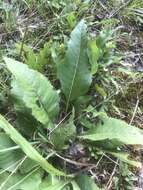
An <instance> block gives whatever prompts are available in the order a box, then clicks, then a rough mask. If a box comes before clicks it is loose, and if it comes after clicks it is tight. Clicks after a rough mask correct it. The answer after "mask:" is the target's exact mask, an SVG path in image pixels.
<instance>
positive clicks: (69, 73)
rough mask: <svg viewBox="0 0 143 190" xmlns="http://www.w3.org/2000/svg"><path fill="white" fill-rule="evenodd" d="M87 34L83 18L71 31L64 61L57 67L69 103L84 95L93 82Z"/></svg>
mask: <svg viewBox="0 0 143 190" xmlns="http://www.w3.org/2000/svg"><path fill="white" fill-rule="evenodd" d="M86 36H87V33H86V24H85V22H84V21H83V20H82V21H81V22H80V23H79V24H78V25H77V26H76V28H75V29H74V30H73V32H72V33H71V39H70V41H69V43H68V49H67V52H66V57H65V60H64V62H63V63H60V64H59V65H58V67H57V73H58V78H59V80H60V82H61V85H62V90H63V92H64V94H65V96H66V98H67V104H69V101H72V100H75V99H76V98H78V97H79V96H82V95H84V94H85V93H86V92H87V91H88V89H89V86H90V84H91V73H90V71H89V70H88V64H89V60H88V55H87V37H86Z"/></svg>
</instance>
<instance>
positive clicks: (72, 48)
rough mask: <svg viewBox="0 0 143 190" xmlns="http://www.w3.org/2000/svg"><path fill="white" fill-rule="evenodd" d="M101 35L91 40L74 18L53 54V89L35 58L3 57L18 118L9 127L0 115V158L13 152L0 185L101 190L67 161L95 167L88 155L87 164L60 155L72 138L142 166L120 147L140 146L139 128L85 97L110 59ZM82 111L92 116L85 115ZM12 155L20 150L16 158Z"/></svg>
mask: <svg viewBox="0 0 143 190" xmlns="http://www.w3.org/2000/svg"><path fill="white" fill-rule="evenodd" d="M103 36H104V33H101V34H100V36H99V37H97V38H96V39H94V41H93V43H92V41H91V38H90V36H88V33H87V26H86V23H85V21H84V20H82V21H81V22H79V23H78V25H77V26H76V27H75V29H74V30H73V31H72V33H71V37H70V40H69V41H68V42H67V46H66V47H65V48H64V52H63V54H62V55H58V54H56V55H55V58H56V61H55V62H56V65H55V68H56V72H57V77H56V78H55V79H56V80H59V82H60V85H61V88H59V86H58V90H56V89H55V88H54V83H53V85H52V84H51V81H50V80H49V79H48V78H46V77H45V76H44V75H43V74H41V73H40V72H38V71H36V70H39V66H38V67H37V65H36V68H35V67H34V69H35V70H33V69H31V68H29V67H28V66H30V67H32V66H31V65H30V64H32V65H33V62H32V63H31V62H29V64H23V63H21V62H18V61H15V60H13V59H10V58H4V61H5V64H6V68H7V69H8V70H9V71H10V73H11V74H12V78H11V90H10V97H9V98H11V100H12V101H13V104H14V110H15V114H16V122H14V123H13V126H14V127H13V126H12V125H11V124H10V123H11V122H9V121H8V120H7V119H6V118H4V117H3V116H1V115H0V129H1V131H5V133H3V132H1V135H2V136H3V138H2V139H1V141H2V142H1V144H2V149H1V150H0V151H1V152H0V153H1V154H0V160H1V159H2V158H3V157H6V156H7V153H9V154H10V155H12V156H11V160H10V161H9V159H8V160H4V165H3V163H2V166H1V162H0V167H1V169H2V170H1V171H0V182H1V186H0V189H2V190H5V189H6V190H13V189H15V190H17V189H22V190H25V189H26V190H28V189H29V190H30V189H33V190H35V189H36V190H46V189H50V190H57V189H59V190H66V189H73V190H84V189H85V190H86V189H89V190H96V189H99V188H98V187H97V185H95V183H94V181H93V180H92V179H91V178H90V177H89V176H87V173H86V172H85V173H84V172H83V173H82V174H80V173H79V171H80V170H79V171H78V172H76V171H73V170H72V168H71V167H70V166H69V165H68V164H67V162H69V163H71V164H80V165H82V166H88V167H89V166H90V167H95V164H94V163H93V162H92V159H89V160H88V163H77V162H76V161H75V160H74V157H70V158H71V160H70V159H68V158H64V157H63V156H62V155H63V154H65V155H66V154H68V153H66V151H67V150H68V149H70V144H71V143H77V144H78V143H81V144H82V146H83V147H84V149H87V148H88V147H89V146H90V147H92V148H93V149H94V148H95V147H96V148H97V149H99V150H101V151H104V152H107V153H109V154H111V155H113V156H114V157H117V158H118V159H119V160H122V161H124V162H126V163H129V164H131V165H133V166H137V167H138V166H140V163H139V162H135V161H131V160H130V159H129V158H128V155H126V154H125V153H124V151H123V147H124V146H125V145H142V144H143V133H142V130H140V129H138V128H136V127H134V126H131V125H128V124H127V123H126V122H124V121H121V120H119V119H115V118H111V117H108V116H107V115H106V113H105V111H104V110H99V111H97V110H96V108H95V107H92V106H91V101H90V100H91V98H87V95H88V96H89V97H90V96H91V95H90V93H89V92H90V87H91V85H92V81H93V77H94V76H96V75H98V72H99V71H100V72H101V71H102V70H103V68H104V64H105V65H106V63H107V66H108V65H110V64H111V63H110V64H109V60H110V50H111V47H113V44H112V43H108V42H107V41H108V37H107V36H106V37H104V38H105V39H106V40H107V41H106V40H105V41H102V39H103ZM89 38H90V39H89ZM109 39H110V38H109ZM40 52H43V50H42V51H40ZM32 55H33V53H32ZM40 55H41V53H40ZM42 55H43V54H42ZM34 56H35V54H34ZM36 56H39V54H38V55H36ZM44 56H45V54H44ZM102 56H104V59H103V60H102V59H101V58H102ZM39 59H40V60H43V59H41V58H39ZM99 60H100V61H99ZM44 61H45V59H44ZM102 61H103V62H102ZM112 64H113V62H112ZM42 65H43V64H42ZM85 100H86V101H85ZM81 102H82V104H83V107H82V106H81ZM77 107H78V108H79V109H77ZM86 112H88V113H89V114H90V115H91V116H90V117H89V118H87V117H86V114H85V113H86ZM79 113H80V114H81V115H80V114H79ZM83 117H84V118H83ZM83 119H84V120H83ZM79 128H82V130H79ZM78 130H79V131H78ZM5 142H6V143H5ZM14 143H15V144H14ZM32 145H33V146H34V147H33V146H32ZM9 151H10V152H9ZM94 151H96V149H95V150H94ZM14 154H15V155H16V154H19V159H20V161H19V162H18V160H15V159H16V158H17V157H16V158H15V156H14ZM25 154H26V156H25ZM95 154H96V152H95ZM87 155H88V153H87ZM67 156H68V155H67ZM72 159H73V160H72ZM47 160H48V161H47ZM62 160H64V161H63V162H62ZM9 162H11V163H12V165H13V164H15V165H14V166H13V167H14V168H13V171H11V170H9V167H10V168H11V165H8V164H9ZM17 162H18V163H17ZM27 162H28V163H27ZM16 163H17V164H16ZM7 165H8V166H7ZM3 167H4V168H3ZM5 167H7V168H5ZM62 168H63V169H62ZM85 170H88V169H85ZM62 176H63V177H62Z"/></svg>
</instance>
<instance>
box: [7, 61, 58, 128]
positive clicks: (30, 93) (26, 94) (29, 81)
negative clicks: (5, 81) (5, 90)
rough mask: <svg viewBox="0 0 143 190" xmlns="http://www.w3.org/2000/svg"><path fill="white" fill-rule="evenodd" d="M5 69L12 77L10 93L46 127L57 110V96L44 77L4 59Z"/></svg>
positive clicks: (21, 64)
mask: <svg viewBox="0 0 143 190" xmlns="http://www.w3.org/2000/svg"><path fill="white" fill-rule="evenodd" d="M4 60H5V62H6V66H7V68H8V69H9V70H10V72H11V73H12V75H13V76H14V80H15V82H14V83H13V84H12V87H13V90H12V93H13V95H14V96H16V97H18V98H19V99H20V100H21V101H22V102H23V103H22V104H24V105H25V106H26V108H29V109H31V111H32V115H33V116H34V117H35V118H36V119H37V120H38V121H40V122H41V123H42V124H43V125H45V126H48V124H49V123H50V119H52V120H53V119H54V118H55V116H56V115H57V113H58V110H59V96H58V93H57V92H56V91H55V90H54V89H53V87H52V85H51V84H50V82H49V81H48V79H47V78H46V77H44V76H43V75H42V74H41V73H39V72H37V71H34V70H32V69H29V68H28V66H27V65H25V64H23V63H20V62H18V61H15V60H13V59H10V58H4Z"/></svg>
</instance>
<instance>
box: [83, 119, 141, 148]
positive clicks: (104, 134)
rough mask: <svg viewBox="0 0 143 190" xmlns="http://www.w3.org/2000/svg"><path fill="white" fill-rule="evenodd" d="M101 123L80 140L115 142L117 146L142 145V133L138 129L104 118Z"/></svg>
mask: <svg viewBox="0 0 143 190" xmlns="http://www.w3.org/2000/svg"><path fill="white" fill-rule="evenodd" d="M102 122H103V123H102ZM102 122H101V123H100V124H98V125H97V126H95V127H94V129H92V130H89V131H88V132H87V133H86V134H85V135H83V136H80V138H82V139H87V140H90V141H102V140H110V141H112V140H113V141H114V140H115V141H117V142H118V145H121V144H131V145H134V144H135V145H136V144H140V145H142V144H143V132H142V131H141V130H140V129H138V128H136V127H134V126H131V125H128V124H127V123H126V122H124V121H122V120H119V119H115V118H110V117H106V118H104V119H103V121H102Z"/></svg>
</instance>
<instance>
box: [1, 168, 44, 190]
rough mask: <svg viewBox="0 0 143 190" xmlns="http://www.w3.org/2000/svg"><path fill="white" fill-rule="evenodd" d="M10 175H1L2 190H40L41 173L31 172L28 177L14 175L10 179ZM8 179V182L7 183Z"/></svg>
mask: <svg viewBox="0 0 143 190" xmlns="http://www.w3.org/2000/svg"><path fill="white" fill-rule="evenodd" d="M9 175H10V174H9V173H4V174H2V175H0V187H1V185H2V184H3V183H5V184H4V185H2V189H1V190H39V186H40V184H41V175H40V173H39V172H36V171H35V172H33V171H32V172H31V173H29V174H27V175H21V174H19V173H16V174H13V175H12V176H11V177H10V178H9V179H8V177H9ZM7 179H8V181H7Z"/></svg>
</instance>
